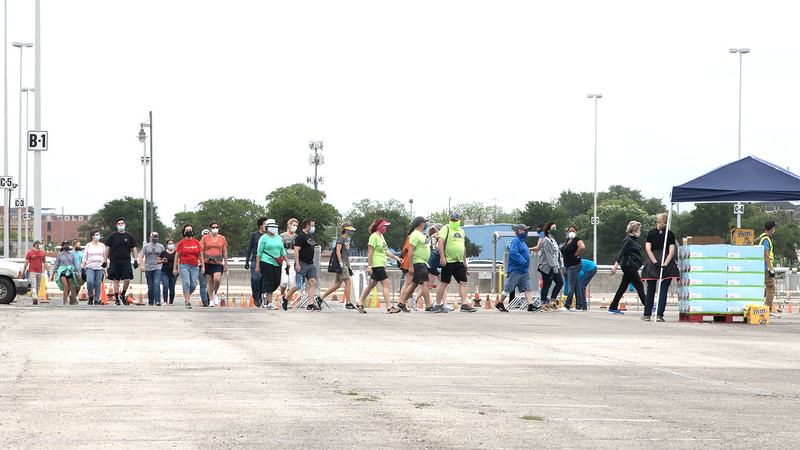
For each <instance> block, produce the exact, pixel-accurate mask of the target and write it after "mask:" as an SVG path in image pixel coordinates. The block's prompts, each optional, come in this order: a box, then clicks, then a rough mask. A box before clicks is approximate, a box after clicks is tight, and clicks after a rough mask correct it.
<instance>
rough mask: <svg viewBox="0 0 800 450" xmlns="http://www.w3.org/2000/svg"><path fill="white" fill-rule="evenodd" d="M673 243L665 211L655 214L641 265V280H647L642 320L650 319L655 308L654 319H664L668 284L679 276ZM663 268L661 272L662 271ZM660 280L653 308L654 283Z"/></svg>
mask: <svg viewBox="0 0 800 450" xmlns="http://www.w3.org/2000/svg"><path fill="white" fill-rule="evenodd" d="M664 231H667V235H666V241H667V251H666V252H664V237H665V236H664ZM677 249H678V247H677V245H676V244H675V234H674V233H672V231H668V230H667V213H661V214H659V215H657V216H656V227H655V228H653V229H652V230H650V232H649V233H647V239H646V240H645V243H644V251H645V253H647V259H646V260H645V263H644V267H642V281H646V282H647V290H646V292H645V301H644V315H642V320H650V315H651V314H652V312H653V310H654V309H655V310H656V321H657V322H663V321H664V310H665V309H666V307H667V294H668V293H669V285H670V283H672V280H673V279H676V280H677V279H678V278H680V272H679V271H678V264H677V263H676V262H675V258H676V254H677ZM664 253H666V256H665V258H664V263H663V264H662V263H661V256H662V255H663V254H664ZM662 269H663V272H662ZM659 279H660V280H661V288H660V289H661V290H660V291H659V294H658V305H657V306H656V307H655V308H654V307H653V302H654V300H655V296H656V287H657V286H656V284H657V283H658V280H659Z"/></svg>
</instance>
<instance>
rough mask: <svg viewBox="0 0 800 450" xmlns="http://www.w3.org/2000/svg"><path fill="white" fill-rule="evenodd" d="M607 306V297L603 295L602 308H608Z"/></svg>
mask: <svg viewBox="0 0 800 450" xmlns="http://www.w3.org/2000/svg"><path fill="white" fill-rule="evenodd" d="M606 308H607V306H606V298H605V297H603V301H602V302H600V309H606Z"/></svg>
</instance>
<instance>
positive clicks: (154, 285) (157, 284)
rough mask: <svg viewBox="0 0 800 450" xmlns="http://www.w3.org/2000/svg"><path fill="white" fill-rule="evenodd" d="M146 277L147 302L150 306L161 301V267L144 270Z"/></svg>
mask: <svg viewBox="0 0 800 450" xmlns="http://www.w3.org/2000/svg"><path fill="white" fill-rule="evenodd" d="M144 277H145V279H147V303H148V304H149V305H150V306H153V305H155V304H156V303H161V269H155V270H145V272H144Z"/></svg>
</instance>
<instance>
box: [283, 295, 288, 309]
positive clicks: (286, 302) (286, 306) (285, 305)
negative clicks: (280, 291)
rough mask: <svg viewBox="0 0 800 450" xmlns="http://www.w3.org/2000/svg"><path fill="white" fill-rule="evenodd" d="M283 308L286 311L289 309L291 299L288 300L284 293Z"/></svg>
mask: <svg viewBox="0 0 800 450" xmlns="http://www.w3.org/2000/svg"><path fill="white" fill-rule="evenodd" d="M281 308H283V310H284V311H286V310H287V309H289V301H288V300H286V297H284V296H283V295H281Z"/></svg>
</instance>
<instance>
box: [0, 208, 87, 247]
mask: <svg viewBox="0 0 800 450" xmlns="http://www.w3.org/2000/svg"><path fill="white" fill-rule="evenodd" d="M3 213H4V211H3V207H2V206H0V230H3V225H4V224H5V220H4V218H3ZM91 218H92V215H91V214H63V215H62V214H54V213H50V212H48V213H44V214H42V235H43V239H44V242H55V243H56V244H60V243H61V241H69V240H72V239H76V238H78V237H80V235H79V233H78V228H80V227H81V226H82V225H86V224H88V223H89V220H90V219H91ZM9 220H10V223H11V232H12V233H16V231H17V212H16V208H11V217H9ZM22 233H23V235H22V238H23V239H25V222H23V223H22ZM28 239H29V240H31V241H32V240H34V239H36V238H35V237H34V236H33V222H32V221H31V222H29V223H28ZM12 244H13V243H12Z"/></svg>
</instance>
